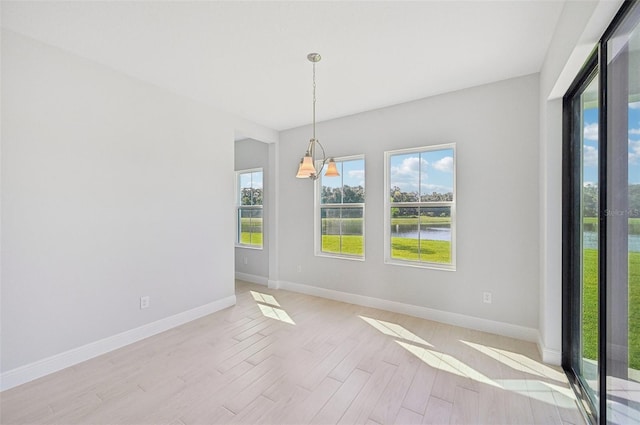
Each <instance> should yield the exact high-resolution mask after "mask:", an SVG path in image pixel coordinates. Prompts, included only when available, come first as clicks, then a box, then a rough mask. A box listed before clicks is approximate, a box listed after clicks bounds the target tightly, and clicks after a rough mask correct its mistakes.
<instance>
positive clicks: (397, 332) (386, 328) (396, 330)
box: [358, 316, 433, 347]
mask: <svg viewBox="0 0 640 425" xmlns="http://www.w3.org/2000/svg"><path fill="white" fill-rule="evenodd" d="M358 317H360V318H361V319H362V320H364V321H365V322H367V323H368V324H370V325H371V326H373V327H374V328H376V329H377V330H379V331H380V332H382V333H383V334H385V335H389V336H391V337H393V338H400V339H404V340H407V341H410V342H413V343H417V344H422V345H426V346H428V347H433V345H431V344H429V343H428V342H427V341H425V340H424V339H422V338H420V337H419V336H418V335H416V334H414V333H413V332H411V331H409V330H408V329H406V328H404V327H403V326H400V325H398V324H396V323H391V322H385V321H384V320H379V319H372V318H371V317H366V316H358Z"/></svg>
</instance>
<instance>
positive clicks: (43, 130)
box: [1, 30, 277, 385]
mask: <svg viewBox="0 0 640 425" xmlns="http://www.w3.org/2000/svg"><path fill="white" fill-rule="evenodd" d="M238 127H243V128H242V131H248V132H251V131H256V132H258V133H262V134H261V135H260V136H261V137H264V138H267V139H269V138H274V139H275V138H277V135H275V132H272V131H270V130H268V129H263V128H260V127H259V126H256V125H255V124H252V123H247V122H243V121H242V120H240V119H237V118H234V117H229V116H226V115H223V114H221V113H219V112H217V111H216V110H214V109H212V108H208V107H205V106H203V105H201V104H198V103H196V102H193V101H190V100H188V99H186V98H183V97H180V96H177V95H174V94H171V93H168V92H166V91H164V90H161V89H159V88H157V87H155V86H152V85H149V84H146V83H142V82H140V81H138V80H135V79H133V78H129V77H127V76H125V75H123V74H120V73H117V72H113V71H111V70H109V69H107V68H105V67H102V66H100V65H98V64H95V63H93V62H90V61H87V60H84V59H81V58H79V57H77V56H74V55H71V54H67V53H65V52H63V51H61V50H58V49H55V48H52V47H49V46H47V45H44V44H41V43H39V42H36V41H34V40H31V39H28V38H25V37H22V36H20V35H18V34H15V33H12V32H10V31H5V30H3V32H2V275H1V277H2V294H1V295H2V305H1V306H2V325H1V326H2V328H1V330H2V352H1V353H2V365H1V370H2V373H3V379H5V382H3V385H4V384H6V378H7V376H9V375H11V372H12V371H23V370H24V369H25V368H26V369H28V368H29V365H32V364H35V363H37V364H38V365H40V366H42V365H43V364H44V363H43V362H45V360H47V359H52V358H54V357H55V356H60V355H62V354H61V353H66V352H69V350H71V351H73V350H77V349H79V347H83V346H87V344H89V345H91V344H94V343H96V341H102V340H104V339H105V338H107V339H108V338H113V337H114V336H115V335H121V334H122V333H123V332H124V333H126V332H127V331H130V330H132V329H137V328H139V327H143V326H145V325H149V324H152V323H158V321H162V320H166V319H167V318H171V317H176V316H175V315H180V314H183V313H184V312H188V311H192V310H193V309H198V308H200V307H202V306H207V305H218V304H216V302H218V301H220V300H234V299H235V298H233V297H234V268H233V256H234V252H233V242H234V229H233V226H232V225H230V223H233V220H234V212H233V205H234V169H233V156H234V133H235V131H236V130H237V128H238ZM247 129H248V130H247ZM274 135H275V136H276V137H274ZM143 295H149V296H150V297H151V307H150V308H148V309H145V310H141V309H140V308H139V298H140V296H143ZM154 329H157V327H156V328H154ZM107 345H108V344H107ZM94 348H95V347H94ZM100 348H101V349H102V348H104V346H100ZM107 348H108V347H107ZM55 358H57V357H55ZM76 358H77V357H76ZM67 360H69V359H67ZM34 362H35V363H34ZM38 362H39V363H38ZM45 363H46V362H45ZM50 363H55V362H53V361H52V362H50ZM45 366H46V367H44V368H43V369H38V372H37V373H39V374H44V373H47V372H50V371H52V370H53V369H55V367H56V365H54V364H49V363H47V364H46V365H45ZM27 375H28V374H27ZM11 376H13V375H11ZM25 376H26V375H25Z"/></svg>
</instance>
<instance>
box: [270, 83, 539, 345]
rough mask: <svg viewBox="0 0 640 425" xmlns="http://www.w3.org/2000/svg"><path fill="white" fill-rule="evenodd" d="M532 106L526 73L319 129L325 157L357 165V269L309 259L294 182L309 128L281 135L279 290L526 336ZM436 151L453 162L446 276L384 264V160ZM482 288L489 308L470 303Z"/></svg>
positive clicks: (478, 300)
mask: <svg viewBox="0 0 640 425" xmlns="http://www.w3.org/2000/svg"><path fill="white" fill-rule="evenodd" d="M538 98H539V97H538V76H537V75H531V76H526V77H522V78H516V79H512V80H507V81H503V82H499V83H495V84H489V85H484V86H480V87H475V88H471V89H467V90H461V91H458V92H453V93H448V94H444V95H441V96H436V97H432V98H428V99H423V100H419V101H415V102H411V103H406V104H401V105H397V106H393V107H389V108H384V109H380V110H375V111H371V112H366V113H362V114H358V115H353V116H349V117H345V118H341V119H336V120H332V121H328V122H322V123H320V124H319V125H318V131H317V133H318V137H319V139H320V140H321V142H322V143H323V144H324V146H325V148H326V150H327V152H328V153H329V154H330V155H331V156H344V155H354V154H365V156H366V171H365V172H366V222H365V226H366V230H365V232H366V242H365V243H366V247H365V249H366V261H364V262H361V261H349V260H342V259H333V258H325V257H316V256H314V250H313V213H314V211H313V208H314V202H313V193H314V191H313V184H312V182H311V181H308V180H298V179H296V178H295V177H294V174H295V168H296V164H297V163H298V161H299V159H300V156H301V155H302V154H303V153H304V150H305V148H306V145H307V143H308V140H309V137H310V136H311V129H310V128H309V126H306V127H302V128H296V129H292V130H288V131H285V132H282V133H281V134H280V144H279V157H278V160H279V163H280V168H281V169H282V170H287V169H289V170H290V172H289V173H286V171H283V173H282V174H281V175H280V181H279V187H278V189H279V191H278V193H279V201H278V206H279V214H278V226H279V230H278V247H279V252H278V255H279V262H278V273H279V282H278V283H279V285H280V286H282V287H297V289H301V288H303V286H306V288H307V289H309V288H311V289H313V288H320V289H323V290H324V289H327V290H332V291H339V292H342V293H348V294H356V295H361V296H364V297H373V298H376V299H382V300H388V301H392V302H398V303H403V304H407V305H414V306H421V307H425V308H427V309H433V310H436V311H441V312H447V313H449V314H450V316H451V315H464V316H466V317H467V318H479V319H484V320H486V321H490V323H494V324H500V323H503V324H508V325H514V326H517V327H520V328H521V329H524V330H525V331H533V334H535V335H537V333H536V329H537V326H538V289H539V245H538V244H539V238H538V232H539V228H538V213H539V208H538V157H539V154H538V147H539V135H538V131H539V120H538ZM448 142H455V143H456V144H457V151H456V152H457V156H458V157H457V167H458V174H457V190H458V193H457V202H458V205H457V214H458V221H457V226H458V227H457V235H458V236H457V271H455V272H449V271H439V270H430V269H419V268H412V267H402V266H397V265H388V264H384V262H383V253H384V249H383V248H384V239H383V199H384V198H383V197H384V193H383V192H384V189H383V187H384V181H383V178H384V170H383V168H384V164H383V153H384V151H386V150H392V149H400V148H409V147H416V146H424V145H431V144H440V143H448ZM298 265H299V266H301V269H302V272H298V271H297V267H298ZM296 285H298V286H296ZM302 290H305V289H302ZM484 291H490V292H492V293H493V304H490V305H489V304H484V303H483V302H482V292H484ZM311 292H313V291H311ZM316 292H317V291H316ZM528 335H531V332H529V333H528Z"/></svg>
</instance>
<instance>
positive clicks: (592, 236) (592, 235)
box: [582, 231, 640, 252]
mask: <svg viewBox="0 0 640 425" xmlns="http://www.w3.org/2000/svg"><path fill="white" fill-rule="evenodd" d="M582 236H583V238H582V246H583V248H590V249H598V234H597V233H596V232H586V231H585V232H583V233H582ZM629 251H630V252H640V235H629Z"/></svg>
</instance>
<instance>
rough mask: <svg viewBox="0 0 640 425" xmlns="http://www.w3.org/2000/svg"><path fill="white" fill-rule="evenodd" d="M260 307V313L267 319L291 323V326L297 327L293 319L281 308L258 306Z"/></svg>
mask: <svg viewBox="0 0 640 425" xmlns="http://www.w3.org/2000/svg"><path fill="white" fill-rule="evenodd" d="M258 307H260V311H261V312H262V314H263V315H264V316H265V317H269V318H271V319H276V320H279V321H281V322H285V323H289V324H291V325H295V324H296V323H295V322H294V321H293V319H291V317H290V316H289V315H288V314H287V312H286V311H284V310H283V309H281V308H277V307H271V306H270V305H264V304H258Z"/></svg>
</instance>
